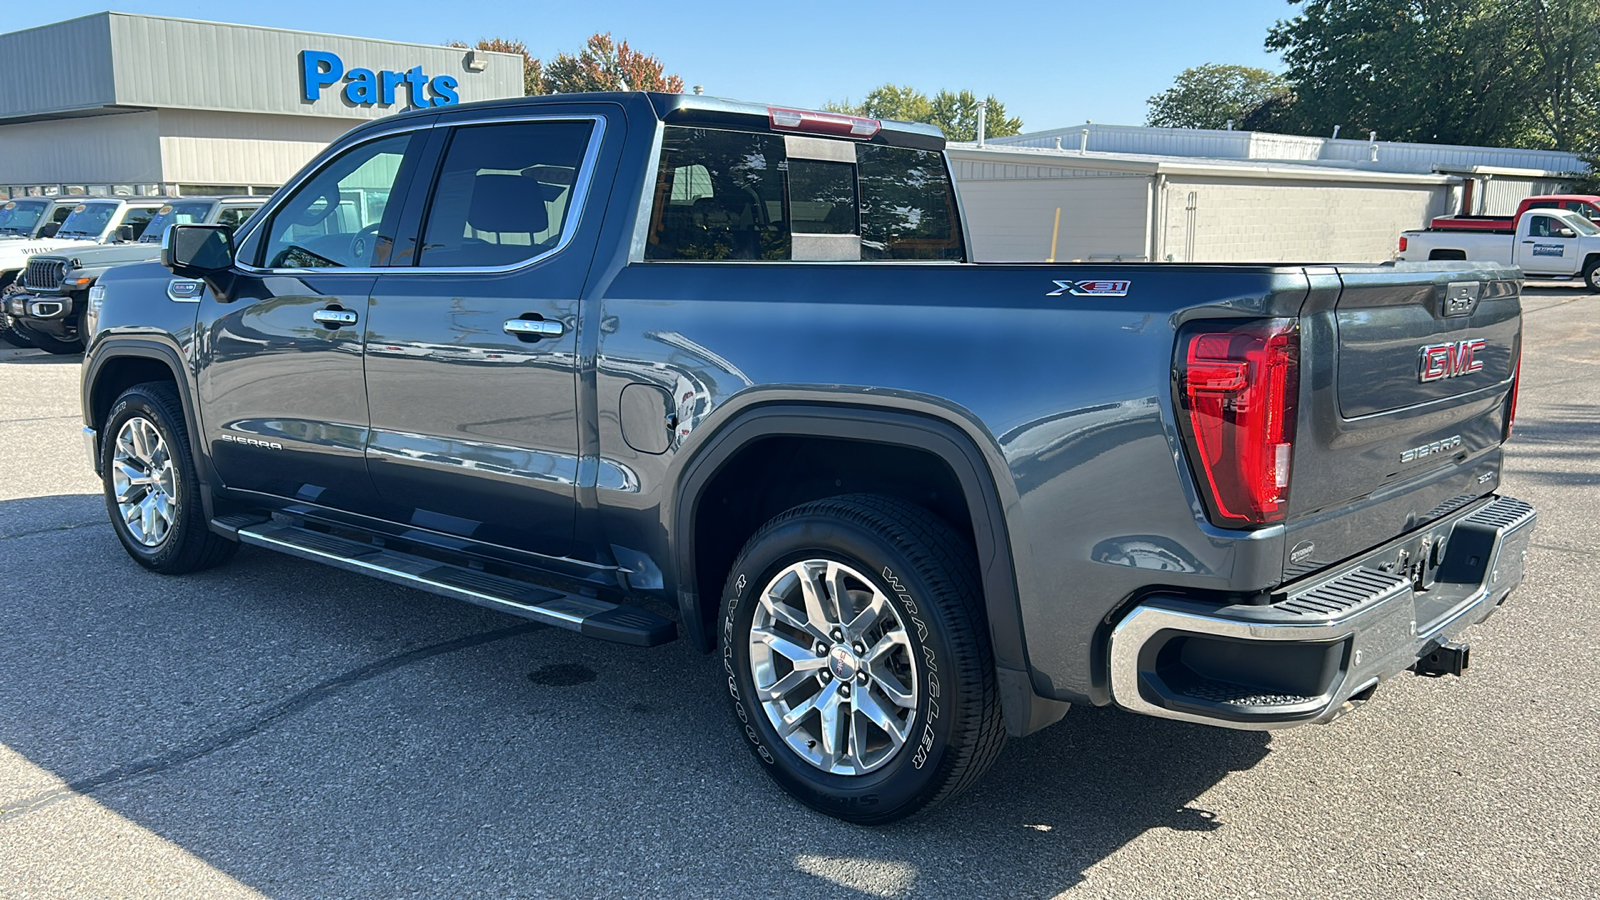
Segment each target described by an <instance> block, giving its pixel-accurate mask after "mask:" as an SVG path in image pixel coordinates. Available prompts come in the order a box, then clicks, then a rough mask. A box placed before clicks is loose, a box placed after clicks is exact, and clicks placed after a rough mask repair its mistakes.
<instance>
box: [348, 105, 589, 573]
mask: <svg viewBox="0 0 1600 900" xmlns="http://www.w3.org/2000/svg"><path fill="white" fill-rule="evenodd" d="M615 125H616V126H620V122H617V123H615ZM603 130H604V120H603V119H602V118H600V117H598V116H562V115H549V116H540V117H519V118H518V119H517V120H515V121H503V120H502V121H499V122H491V123H484V124H473V123H472V122H470V121H465V122H461V123H459V124H452V125H449V126H448V127H446V123H444V122H441V124H440V126H439V127H437V128H435V129H434V131H435V138H434V140H435V143H436V146H437V145H442V147H441V149H440V151H439V163H438V165H437V167H436V172H437V174H436V175H434V176H433V179H432V184H431V186H429V187H427V188H421V187H419V188H417V189H415V190H414V191H413V195H414V196H416V197H417V198H418V201H417V202H414V203H412V204H411V206H412V207H413V209H416V210H418V211H419V212H420V216H421V226H420V230H421V234H422V238H421V242H420V244H419V245H418V249H417V253H416V254H415V255H414V256H415V259H414V260H407V261H408V262H412V263H414V265H413V266H412V267H410V268H406V267H402V266H396V267H394V268H391V269H389V270H386V272H385V273H383V274H381V275H380V276H379V277H378V282H377V285H376V286H375V287H374V289H373V292H372V299H371V303H370V305H369V306H368V309H367V327H368V331H367V350H366V369H367V399H368V402H369V403H370V404H371V411H372V433H371V437H370V439H369V441H368V444H367V466H368V471H370V472H371V474H372V480H373V482H374V484H375V485H376V486H377V490H378V492H379V494H380V495H381V497H382V498H383V500H384V501H385V502H386V503H387V504H391V505H392V506H393V507H395V508H396V512H395V513H394V517H396V518H398V519H399V520H401V521H407V522H409V523H410V524H412V525H415V526H417V527H418V528H423V529H428V530H431V531H435V532H442V533H445V534H449V535H455V536H459V537H463V538H471V539H473V540H477V541H484V542H488V543H493V544H497V545H500V546H504V547H510V548H513V549H518V550H525V551H530V552H535V553H541V554H546V555H550V556H563V555H566V554H567V553H568V552H569V551H570V550H571V547H572V538H573V524H574V519H575V516H576V510H577V493H576V485H577V483H578V478H579V465H578V463H579V454H578V429H579V422H578V405H577V396H576V394H577V363H578V349H577V347H578V344H577V329H578V318H579V316H578V313H579V298H580V297H581V295H582V292H583V286H584V281H585V278H586V277H587V273H588V270H589V263H590V259H591V258H592V257H593V255H594V248H595V240H596V236H597V234H598V227H599V221H598V220H599V218H600V216H599V212H600V205H599V204H591V205H590V208H589V210H588V212H587V213H585V214H584V215H580V213H584V212H585V199H586V197H587V196H588V195H589V194H590V191H589V187H590V184H591V181H592V180H593V179H594V177H595V169H596V160H597V154H598V152H599V148H600V145H601V133H602V131H603ZM615 165H616V163H615V159H614V158H613V159H611V160H610V166H611V167H613V168H614V167H615ZM608 180H609V179H608ZM603 183H604V182H603ZM598 199H599V203H603V202H604V199H605V197H604V195H603V194H602V195H601V196H600V197H599V198H598ZM579 229H582V233H581V235H580V234H579ZM575 238H576V239H575Z"/></svg>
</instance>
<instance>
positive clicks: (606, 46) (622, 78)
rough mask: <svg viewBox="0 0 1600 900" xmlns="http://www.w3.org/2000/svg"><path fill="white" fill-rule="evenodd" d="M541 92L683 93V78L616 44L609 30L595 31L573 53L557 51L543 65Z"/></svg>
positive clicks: (636, 52)
mask: <svg viewBox="0 0 1600 900" xmlns="http://www.w3.org/2000/svg"><path fill="white" fill-rule="evenodd" d="M543 87H544V92H545V93H548V94H575V93H578V92H581V91H666V92H668V93H674V94H679V93H682V92H683V79H682V78H681V77H679V76H677V75H668V74H666V72H665V69H664V67H663V66H662V64H661V60H659V59H657V58H655V57H654V56H647V55H645V54H643V53H640V52H639V51H637V50H635V49H633V48H632V47H630V46H628V42H627V41H623V42H621V43H617V42H615V41H613V40H612V39H611V34H610V32H607V33H605V34H596V35H594V36H593V37H591V38H589V40H588V41H587V42H586V43H585V44H584V47H583V49H582V50H580V51H578V53H577V54H576V55H573V54H568V53H558V54H556V58H555V59H553V60H551V61H550V64H549V65H547V66H545V67H544V79H543Z"/></svg>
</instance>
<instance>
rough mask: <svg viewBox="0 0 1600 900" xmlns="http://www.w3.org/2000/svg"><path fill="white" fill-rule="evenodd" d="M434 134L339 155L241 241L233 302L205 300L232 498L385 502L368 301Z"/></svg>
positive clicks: (218, 447)
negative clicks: (379, 492) (375, 433)
mask: <svg viewBox="0 0 1600 900" xmlns="http://www.w3.org/2000/svg"><path fill="white" fill-rule="evenodd" d="M426 134H427V132H426V131H425V130H419V131H412V132H404V133H400V134H391V135H388V136H385V137H379V138H377V139H375V140H369V141H366V142H364V143H359V144H355V145H353V146H351V147H349V148H346V149H345V150H343V151H342V152H340V153H339V154H337V155H335V156H333V157H332V158H331V159H329V160H328V161H327V162H326V163H325V164H324V165H322V166H321V167H320V168H319V169H318V170H317V171H316V172H315V173H314V174H312V175H311V176H310V177H309V178H307V179H304V180H302V181H301V182H300V183H299V184H298V185H297V186H295V187H293V188H292V189H291V191H290V192H289V193H288V195H287V196H286V197H285V198H284V199H283V200H282V201H281V202H278V203H275V204H273V206H272V207H271V208H270V209H268V210H266V211H265V212H266V215H265V217H264V218H263V219H261V221H260V222H259V223H258V224H257V225H256V227H254V228H252V229H251V230H250V232H249V233H248V234H246V235H244V236H243V238H242V243H241V245H240V248H239V254H238V258H237V260H236V262H235V266H234V272H233V286H232V289H231V290H230V291H229V294H228V296H227V297H225V298H218V297H215V296H213V295H212V292H211V291H209V290H208V291H206V292H205V293H204V296H203V297H202V299H201V301H200V304H201V305H200V310H199V330H200V333H201V335H202V338H201V340H199V341H197V342H196V347H197V348H198V355H199V358H198V360H197V365H198V373H197V379H198V383H199V391H200V409H201V413H202V418H203V419H204V429H205V440H206V444H207V446H208V448H209V452H210V454H211V458H212V461H213V464H214V466H215V468H216V471H217V474H218V476H219V477H220V479H221V480H222V482H223V484H224V485H226V486H227V487H228V488H230V489H233V490H244V491H253V492H258V493H262V494H269V495H273V496H278V497H287V498H292V499H297V500H302V501H306V502H309V503H315V504H317V505H320V506H327V507H332V508H335V509H343V510H349V511H355V512H370V511H371V510H372V509H373V507H374V505H375V503H376V494H375V492H374V491H373V488H372V482H371V480H370V479H369V478H368V477H367V469H366V460H365V457H364V451H365V445H366V437H367V427H368V418H367V394H366V382H365V378H364V375H363V371H362V358H361V350H362V340H363V335H364V333H365V328H366V322H365V319H366V311H367V298H368V296H369V294H370V290H371V287H372V283H373V280H374V277H375V273H376V272H377V271H378V270H379V269H378V267H379V266H381V265H382V264H384V263H386V262H387V261H388V260H387V257H388V249H389V247H390V246H392V244H393V235H394V234H395V228H396V226H397V223H398V221H399V217H400V211H401V209H402V208H403V199H404V198H403V197H402V196H400V193H401V192H400V191H398V190H397V188H399V187H400V186H403V185H407V184H409V183H410V179H409V170H410V169H412V168H414V167H415V165H416V161H417V157H418V155H419V154H420V152H421V148H422V145H423V144H425V143H426V137H425V135H426Z"/></svg>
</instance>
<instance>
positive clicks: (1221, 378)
mask: <svg viewBox="0 0 1600 900" xmlns="http://www.w3.org/2000/svg"><path fill="white" fill-rule="evenodd" d="M1204 327H1205V329H1206V330H1204V331H1199V332H1191V333H1188V334H1186V335H1185V336H1184V337H1183V339H1182V341H1181V343H1180V345H1179V346H1180V352H1179V361H1178V371H1177V380H1178V385H1177V401H1178V405H1179V407H1180V412H1181V417H1180V418H1181V419H1182V425H1183V430H1184V437H1185V438H1186V439H1187V441H1188V445H1189V453H1190V456H1191V457H1192V459H1193V460H1194V470H1195V476H1196V477H1197V478H1198V479H1200V481H1201V484H1202V487H1203V488H1207V489H1209V491H1210V497H1209V498H1208V500H1209V504H1208V507H1209V509H1210V512H1211V518H1212V521H1214V522H1216V523H1217V524H1219V525H1232V526H1238V525H1265V524H1269V523H1272V522H1278V521H1281V520H1282V519H1283V517H1284V515H1285V513H1286V512H1287V511H1288V506H1289V466H1290V462H1291V460H1292V457H1293V455H1294V425H1295V410H1296V407H1297V403H1296V401H1297V399H1298V397H1299V394H1300V334H1299V331H1298V329H1297V327H1296V324H1295V321H1294V320H1293V319H1270V320H1267V321H1253V322H1249V323H1247V324H1244V325H1237V326H1233V327H1231V328H1230V327H1227V326H1225V325H1222V324H1220V323H1208V325H1206V326H1204Z"/></svg>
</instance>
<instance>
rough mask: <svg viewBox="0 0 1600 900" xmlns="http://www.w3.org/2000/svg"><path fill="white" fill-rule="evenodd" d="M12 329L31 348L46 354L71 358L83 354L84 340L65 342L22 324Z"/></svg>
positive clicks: (15, 324)
mask: <svg viewBox="0 0 1600 900" xmlns="http://www.w3.org/2000/svg"><path fill="white" fill-rule="evenodd" d="M11 328H12V330H13V331H16V332H19V333H20V334H21V335H22V338H23V340H26V341H28V342H29V345H30V346H33V347H38V348H39V349H40V350H43V351H44V352H46V353H50V354H53V355H55V356H69V355H71V354H73V353H82V352H83V341H82V340H71V341H64V340H62V339H60V338H58V337H56V336H55V335H52V334H45V333H44V332H42V331H39V330H37V329H33V328H29V327H28V326H27V325H25V324H23V323H21V322H13V323H12V325H11Z"/></svg>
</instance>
